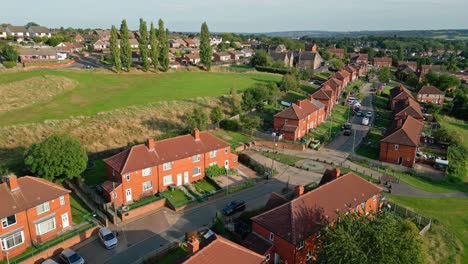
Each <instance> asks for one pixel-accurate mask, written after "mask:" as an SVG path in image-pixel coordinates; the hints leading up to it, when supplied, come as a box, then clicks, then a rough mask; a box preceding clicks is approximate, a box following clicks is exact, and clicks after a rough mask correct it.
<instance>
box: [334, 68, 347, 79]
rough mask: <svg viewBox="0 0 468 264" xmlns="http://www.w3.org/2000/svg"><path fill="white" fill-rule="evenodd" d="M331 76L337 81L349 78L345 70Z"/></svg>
mask: <svg viewBox="0 0 468 264" xmlns="http://www.w3.org/2000/svg"><path fill="white" fill-rule="evenodd" d="M333 76H334V77H335V78H337V79H338V80H345V79H348V78H349V76H350V73H349V72H347V71H345V70H341V71H338V72H336V73H335V74H334V75H333Z"/></svg>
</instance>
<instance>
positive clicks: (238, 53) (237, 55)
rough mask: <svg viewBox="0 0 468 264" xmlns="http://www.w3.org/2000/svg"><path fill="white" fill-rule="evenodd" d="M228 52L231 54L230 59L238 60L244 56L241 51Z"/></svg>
mask: <svg viewBox="0 0 468 264" xmlns="http://www.w3.org/2000/svg"><path fill="white" fill-rule="evenodd" d="M228 53H229V54H230V55H231V60H235V61H238V60H240V59H241V57H243V56H244V53H242V52H241V51H239V50H233V51H228Z"/></svg>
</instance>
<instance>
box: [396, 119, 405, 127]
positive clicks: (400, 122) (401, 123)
mask: <svg viewBox="0 0 468 264" xmlns="http://www.w3.org/2000/svg"><path fill="white" fill-rule="evenodd" d="M395 122H396V127H397V128H400V127H402V126H403V118H398V119H397V120H395Z"/></svg>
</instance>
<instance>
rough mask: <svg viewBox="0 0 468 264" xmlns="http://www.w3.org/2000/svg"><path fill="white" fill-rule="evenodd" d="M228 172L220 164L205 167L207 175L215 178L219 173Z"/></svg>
mask: <svg viewBox="0 0 468 264" xmlns="http://www.w3.org/2000/svg"><path fill="white" fill-rule="evenodd" d="M223 174H226V169H225V168H224V167H219V166H210V167H208V168H206V169H205V176H207V177H210V178H213V177H216V176H219V175H223Z"/></svg>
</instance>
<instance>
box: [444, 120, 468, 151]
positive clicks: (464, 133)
mask: <svg viewBox="0 0 468 264" xmlns="http://www.w3.org/2000/svg"><path fill="white" fill-rule="evenodd" d="M437 121H438V122H439V123H440V125H441V126H442V127H445V128H447V129H448V130H449V131H456V132H458V133H459V134H460V135H461V137H462V141H463V142H462V144H463V146H464V147H465V148H466V149H468V122H463V121H462V120H458V119H455V118H453V117H449V116H437Z"/></svg>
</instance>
